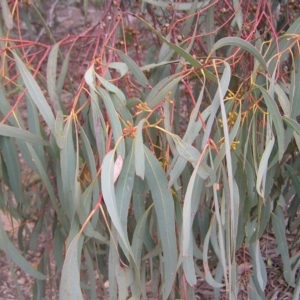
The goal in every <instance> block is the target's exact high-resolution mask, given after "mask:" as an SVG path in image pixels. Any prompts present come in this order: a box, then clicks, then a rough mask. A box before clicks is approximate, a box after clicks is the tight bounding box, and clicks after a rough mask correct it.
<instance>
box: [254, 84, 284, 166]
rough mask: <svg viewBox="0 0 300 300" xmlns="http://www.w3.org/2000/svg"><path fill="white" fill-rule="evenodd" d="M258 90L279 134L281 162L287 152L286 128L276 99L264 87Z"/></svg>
mask: <svg viewBox="0 0 300 300" xmlns="http://www.w3.org/2000/svg"><path fill="white" fill-rule="evenodd" d="M258 88H259V89H260V91H261V92H262V95H263V97H264V100H265V103H266V105H267V107H268V111H269V113H270V115H271V117H272V121H273V124H274V127H275V130H276V134H277V142H278V152H279V160H281V158H282V156H283V153H284V151H285V149H284V128H283V124H282V119H281V116H280V112H279V109H278V105H277V104H276V102H275V101H274V99H272V98H271V96H270V95H269V93H268V92H267V91H266V90H265V89H264V88H262V87H258Z"/></svg>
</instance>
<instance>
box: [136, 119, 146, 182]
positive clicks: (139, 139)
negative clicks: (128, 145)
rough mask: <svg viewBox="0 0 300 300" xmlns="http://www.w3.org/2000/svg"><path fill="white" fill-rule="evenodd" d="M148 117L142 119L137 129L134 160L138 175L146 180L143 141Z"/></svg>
mask: <svg viewBox="0 0 300 300" xmlns="http://www.w3.org/2000/svg"><path fill="white" fill-rule="evenodd" d="M145 122H146V119H142V120H141V121H140V122H139V124H138V126H137V129H136V136H135V141H134V160H135V172H136V175H137V176H139V177H140V178H141V179H143V180H144V175H145V154H144V147H143V145H144V143H143V126H144V123H145Z"/></svg>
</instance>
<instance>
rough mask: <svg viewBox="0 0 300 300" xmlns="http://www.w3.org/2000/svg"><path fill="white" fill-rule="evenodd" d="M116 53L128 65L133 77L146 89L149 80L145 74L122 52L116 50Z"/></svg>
mask: <svg viewBox="0 0 300 300" xmlns="http://www.w3.org/2000/svg"><path fill="white" fill-rule="evenodd" d="M115 52H116V53H117V54H118V55H119V56H120V57H121V59H122V60H123V61H124V63H125V64H126V65H127V67H128V68H129V70H130V71H131V73H132V74H133V76H134V77H135V78H136V80H137V81H138V82H139V84H141V85H142V86H144V87H146V86H147V85H148V84H149V83H148V79H147V77H146V76H145V74H144V73H143V72H142V71H141V69H140V68H139V66H138V65H137V64H136V63H135V62H134V61H133V60H132V59H131V58H130V57H129V56H128V55H126V54H125V53H123V52H122V51H120V50H115Z"/></svg>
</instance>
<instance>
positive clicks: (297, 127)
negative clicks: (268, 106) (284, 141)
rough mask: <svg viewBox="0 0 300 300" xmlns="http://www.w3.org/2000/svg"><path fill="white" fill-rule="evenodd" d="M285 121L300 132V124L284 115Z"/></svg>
mask: <svg viewBox="0 0 300 300" xmlns="http://www.w3.org/2000/svg"><path fill="white" fill-rule="evenodd" d="M282 119H283V121H284V122H285V123H286V124H287V125H288V126H289V127H291V128H293V129H294V130H295V131H296V132H297V133H298V134H300V124H299V123H298V122H297V121H295V120H293V119H290V118H288V117H282Z"/></svg>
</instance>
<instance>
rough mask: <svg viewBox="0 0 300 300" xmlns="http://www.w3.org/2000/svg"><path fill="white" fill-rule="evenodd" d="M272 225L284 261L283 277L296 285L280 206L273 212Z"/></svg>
mask: <svg viewBox="0 0 300 300" xmlns="http://www.w3.org/2000/svg"><path fill="white" fill-rule="evenodd" d="M271 218H272V225H273V228H274V233H275V237H276V240H277V245H278V247H277V252H278V253H279V254H280V255H281V259H282V262H283V277H284V279H285V280H286V282H287V283H288V284H289V285H290V286H292V287H294V286H295V278H292V277H291V275H292V268H291V264H290V257H289V247H288V244H287V240H286V231H285V220H284V215H283V212H282V210H281V207H280V206H277V208H276V211H275V214H274V213H273V214H272V217H271Z"/></svg>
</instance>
